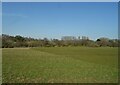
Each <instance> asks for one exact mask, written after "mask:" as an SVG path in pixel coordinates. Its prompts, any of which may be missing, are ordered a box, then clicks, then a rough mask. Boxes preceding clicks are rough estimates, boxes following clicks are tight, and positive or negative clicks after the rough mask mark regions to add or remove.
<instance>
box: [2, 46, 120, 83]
mask: <svg viewBox="0 0 120 85" xmlns="http://www.w3.org/2000/svg"><path fill="white" fill-rule="evenodd" d="M2 82H3V83H117V82H118V48H113V47H95V48H93V47H41V48H4V49H2Z"/></svg>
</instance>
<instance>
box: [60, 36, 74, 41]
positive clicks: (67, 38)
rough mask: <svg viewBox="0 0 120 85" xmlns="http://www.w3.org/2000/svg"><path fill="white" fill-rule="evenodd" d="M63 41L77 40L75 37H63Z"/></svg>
mask: <svg viewBox="0 0 120 85" xmlns="http://www.w3.org/2000/svg"><path fill="white" fill-rule="evenodd" d="M61 40H76V37H74V36H63V37H62V38H61Z"/></svg>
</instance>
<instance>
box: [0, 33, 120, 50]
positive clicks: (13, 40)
mask: <svg viewBox="0 0 120 85" xmlns="http://www.w3.org/2000/svg"><path fill="white" fill-rule="evenodd" d="M0 38H2V48H14V47H64V46H88V47H106V46H108V47H118V46H119V43H120V40H118V39H108V38H105V37H102V38H98V39H97V40H96V41H94V40H90V39H89V38H88V37H85V36H82V38H80V36H78V38H76V37H74V36H63V37H62V38H61V40H59V39H50V40H49V39H47V38H44V39H34V38H31V37H22V36H20V35H16V36H10V35H6V34H2V37H0Z"/></svg>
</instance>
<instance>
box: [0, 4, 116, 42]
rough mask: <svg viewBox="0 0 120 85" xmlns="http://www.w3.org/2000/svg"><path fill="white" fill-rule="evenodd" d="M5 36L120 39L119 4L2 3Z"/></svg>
mask: <svg viewBox="0 0 120 85" xmlns="http://www.w3.org/2000/svg"><path fill="white" fill-rule="evenodd" d="M2 15H3V17H2V18H3V19H2V20H3V21H2V25H3V27H2V28H3V29H2V30H3V33H4V34H9V35H14V36H15V35H22V36H26V37H34V38H44V37H47V38H49V39H50V38H58V39H60V38H61V37H62V36H76V37H77V36H88V37H89V38H90V39H94V40H95V39H97V38H100V37H108V38H118V3H117V2H102V3H100V2H85V3H83V2H79V3H77V2H76V3H73V2H72V3H69V2H66V3H65V2H64V3H59V2H58V3H57V2H56V3H54V2H48V3H42V2H39V3H38V2H36V3H35V2H32V3H30V2H27V3H25V2H23V3H20V2H16V3H12V2H11V3H5V2H3V3H2Z"/></svg>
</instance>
